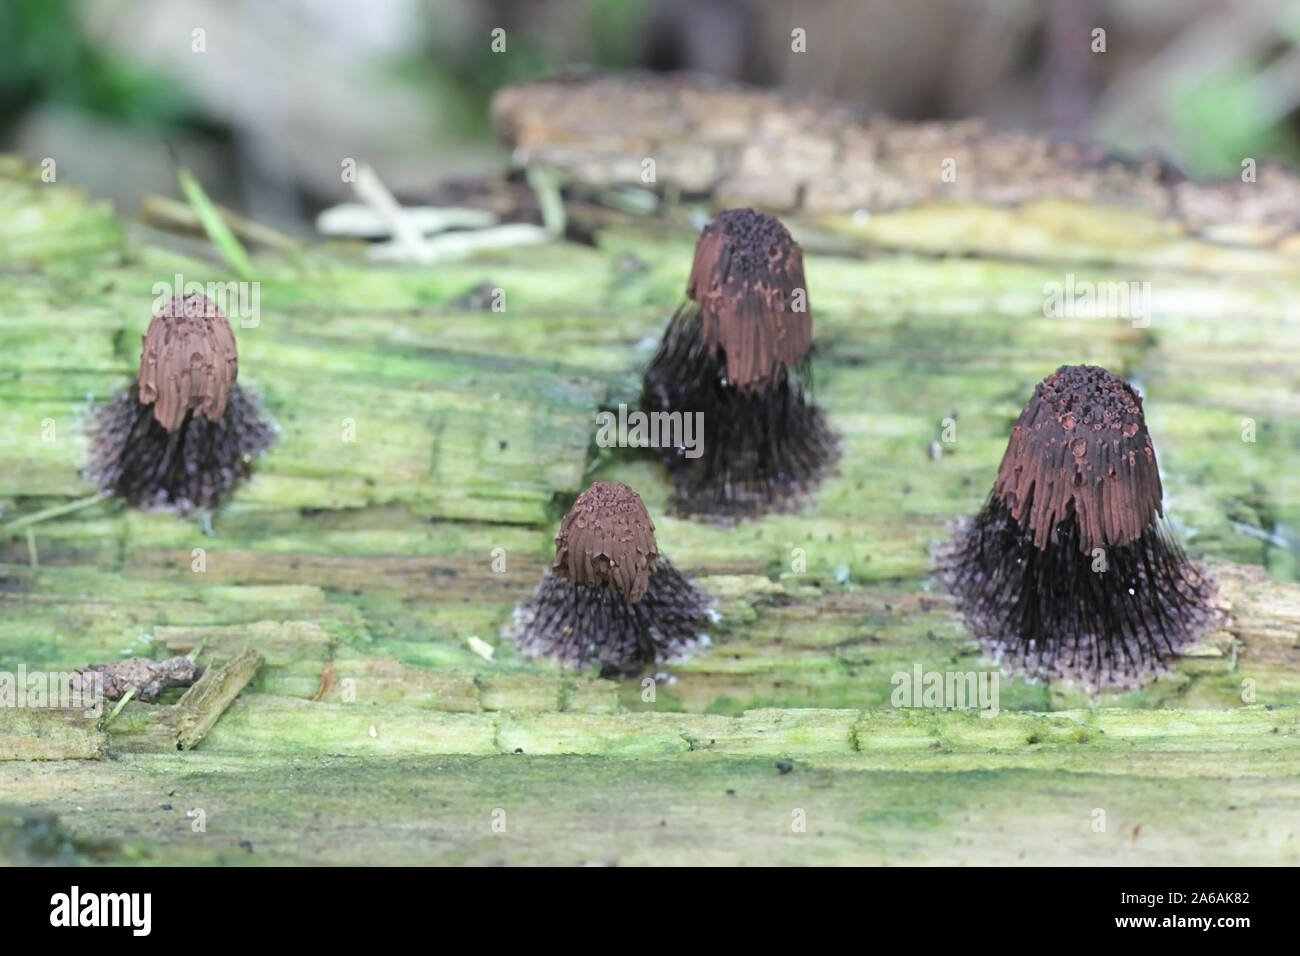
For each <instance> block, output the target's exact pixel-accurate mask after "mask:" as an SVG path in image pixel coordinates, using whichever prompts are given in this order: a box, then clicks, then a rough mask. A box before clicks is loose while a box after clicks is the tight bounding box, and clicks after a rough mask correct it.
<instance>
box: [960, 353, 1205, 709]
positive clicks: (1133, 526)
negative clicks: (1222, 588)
mask: <svg viewBox="0 0 1300 956" xmlns="http://www.w3.org/2000/svg"><path fill="white" fill-rule="evenodd" d="M1162 514H1163V511H1162V508H1161V487H1160V474H1159V470H1158V469H1157V467H1156V457H1155V451H1154V450H1153V449H1152V447H1151V437H1150V435H1148V433H1147V428H1146V423H1145V421H1144V420H1143V415H1142V400H1141V398H1140V397H1139V396H1138V394H1137V392H1135V391H1134V390H1133V389H1132V388H1131V387H1130V386H1129V385H1128V383H1127V382H1125V381H1124V380H1123V379H1121V378H1119V377H1117V376H1115V375H1112V374H1110V373H1109V372H1107V371H1106V370H1105V369H1102V368H1097V367H1095V366H1091V365H1063V366H1061V367H1060V368H1059V369H1057V370H1056V372H1055V373H1054V374H1053V375H1051V376H1049V377H1048V378H1047V379H1046V380H1044V381H1043V382H1042V383H1041V384H1039V386H1038V387H1037V389H1035V391H1034V396H1033V398H1031V399H1030V400H1029V404H1028V405H1026V406H1025V409H1024V411H1023V412H1022V413H1021V415H1020V418H1019V420H1018V421H1017V422H1016V425H1015V427H1014V428H1013V429H1012V432H1011V441H1010V443H1009V444H1008V445H1007V451H1006V454H1005V455H1004V456H1003V459H1002V465H1001V467H1000V468H999V470H998V477H997V482H996V483H995V484H994V487H993V493H992V494H991V495H990V496H989V500H988V502H987V504H986V505H985V506H984V509H983V510H982V511H981V512H980V513H979V514H978V515H976V516H975V517H974V518H972V519H970V520H969V521H967V522H965V523H964V524H963V525H962V526H961V527H960V528H959V530H958V532H957V534H956V536H955V537H954V539H953V541H952V542H951V544H950V545H949V547H948V548H947V549H946V550H945V551H944V552H943V554H942V556H941V560H940V563H941V565H942V567H943V571H944V577H945V580H946V583H947V586H948V588H949V590H950V591H951V593H952V594H953V595H954V596H955V597H956V600H957V607H958V610H959V612H960V613H961V615H962V617H963V618H964V619H965V621H966V624H967V626H968V627H969V628H970V630H971V632H972V633H973V634H975V636H976V637H977V638H978V639H979V640H980V642H981V643H982V644H983V645H984V647H985V649H986V650H987V651H988V652H990V653H992V654H994V655H995V656H998V657H999V658H1000V659H1001V660H1002V662H1003V664H1004V666H1005V667H1006V668H1007V669H1008V670H1009V671H1011V672H1013V673H1014V672H1021V673H1024V674H1027V675H1030V676H1034V677H1042V678H1053V677H1063V678H1069V679H1073V680H1075V681H1078V682H1079V683H1081V684H1083V685H1085V686H1087V687H1089V688H1092V689H1100V688H1104V687H1135V686H1141V685H1142V684H1143V683H1145V681H1146V680H1147V679H1148V678H1150V677H1152V676H1155V675H1158V674H1160V673H1162V672H1163V671H1166V670H1167V669H1168V667H1169V663H1170V662H1171V661H1172V660H1173V659H1174V658H1175V657H1177V656H1178V655H1179V654H1180V653H1181V652H1182V651H1183V650H1185V649H1186V648H1187V647H1188V646H1189V645H1190V644H1192V643H1194V642H1195V641H1196V640H1197V639H1198V638H1199V637H1200V636H1201V635H1202V634H1203V633H1204V632H1205V630H1206V629H1207V627H1208V626H1209V624H1210V623H1211V622H1212V620H1213V618H1214V616H1215V610H1214V598H1215V588H1214V586H1213V584H1212V582H1210V581H1209V580H1208V579H1207V578H1206V577H1205V575H1204V573H1203V572H1202V571H1201V570H1200V569H1198V568H1197V567H1195V566H1194V565H1193V564H1192V563H1191V562H1189V561H1188V560H1187V559H1186V557H1184V555H1183V552H1182V550H1181V548H1180V547H1179V546H1178V544H1177V542H1176V541H1174V540H1173V538H1172V537H1171V536H1170V535H1168V534H1166V533H1165V532H1164V531H1163V530H1162V529H1161V527H1160V524H1159V522H1158V520H1157V518H1158V517H1159V516H1161V515H1162Z"/></svg>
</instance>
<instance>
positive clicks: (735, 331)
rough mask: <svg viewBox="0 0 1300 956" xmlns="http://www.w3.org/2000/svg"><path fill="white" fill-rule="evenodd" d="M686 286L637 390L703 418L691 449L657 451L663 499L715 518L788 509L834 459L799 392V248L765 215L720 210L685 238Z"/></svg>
mask: <svg viewBox="0 0 1300 956" xmlns="http://www.w3.org/2000/svg"><path fill="white" fill-rule="evenodd" d="M686 294H687V297H688V299H687V301H686V302H685V303H684V304H683V305H682V306H681V307H680V308H678V310H677V312H676V314H675V315H674V316H673V319H672V322H671V323H670V324H669V326H668V330H667V331H666V332H665V333H664V338H663V341H662V343H661V344H660V347H659V351H658V353H657V354H656V355H655V357H654V360H653V361H652V362H651V364H650V368H649V369H648V370H647V371H646V374H645V381H644V383H643V387H642V393H641V406H642V409H643V410H644V411H646V412H649V413H652V414H653V413H656V412H667V413H674V412H676V413H681V414H684V415H691V414H695V413H702V414H703V442H702V449H701V454H700V455H699V456H698V457H694V458H692V457H688V456H687V455H686V454H685V453H684V452H685V450H684V449H683V448H659V449H658V452H659V455H660V457H661V458H662V459H663V460H664V462H665V463H666V464H667V465H668V467H669V468H670V469H671V470H672V474H673V483H674V501H673V503H674V506H675V507H676V508H677V509H678V510H679V511H680V512H682V513H685V514H693V515H701V516H705V517H713V518H722V519H730V518H739V517H750V516H755V515H759V514H762V513H764V512H769V511H783V510H789V509H791V508H793V507H797V506H798V505H799V504H801V503H802V502H803V501H804V500H806V498H807V496H808V494H809V493H810V492H811V491H812V489H813V488H815V487H816V485H817V484H818V483H819V482H820V481H821V480H822V478H823V477H824V476H825V475H826V474H827V473H828V472H829V471H830V469H831V468H832V467H833V465H834V464H835V462H836V460H837V459H838V458H839V443H838V441H837V439H836V438H835V436H834V434H833V433H832V432H831V430H830V428H829V426H828V425H827V423H826V417H825V415H824V414H823V412H822V410H821V409H820V408H818V407H817V406H816V405H814V404H813V403H812V401H811V399H810V398H809V393H810V392H811V387H812V383H811V374H810V367H809V363H808V352H809V349H810V348H811V346H812V313H811V312H810V311H809V308H808V301H807V287H806V285H805V283H804V273H803V252H802V250H800V248H799V244H798V243H797V242H795V241H794V239H793V238H792V237H791V236H790V233H789V232H787V231H786V229H785V227H784V226H782V225H781V223H780V222H779V221H778V220H777V219H776V218H774V217H772V216H769V215H766V214H764V213H760V212H756V211H754V210H753V209H729V210H726V211H724V212H720V213H718V215H717V216H716V217H715V218H714V220H713V222H712V223H710V224H709V226H708V227H707V228H705V230H704V232H703V233H702V234H701V235H700V238H699V241H698V242H697V243H696V246H695V261H694V264H693V266H692V268H691V275H690V280H689V281H688V283H687V287H686Z"/></svg>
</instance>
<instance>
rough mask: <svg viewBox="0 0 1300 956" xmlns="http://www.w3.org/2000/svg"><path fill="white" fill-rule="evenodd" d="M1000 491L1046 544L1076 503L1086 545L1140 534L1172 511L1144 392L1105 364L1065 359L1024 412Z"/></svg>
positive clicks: (1002, 472) (1018, 518) (999, 483)
mask: <svg viewBox="0 0 1300 956" xmlns="http://www.w3.org/2000/svg"><path fill="white" fill-rule="evenodd" d="M993 493H994V494H995V495H996V496H997V497H999V498H1001V499H1002V501H1004V502H1005V503H1006V504H1007V506H1008V507H1010V508H1011V513H1012V516H1013V517H1014V518H1015V519H1016V521H1017V522H1019V524H1020V526H1021V527H1022V528H1023V527H1028V529H1029V530H1031V531H1032V532H1033V534H1034V546H1035V547H1037V548H1038V549H1039V550H1042V549H1044V548H1046V547H1047V545H1048V543H1049V541H1050V540H1051V538H1052V533H1053V531H1054V529H1055V528H1056V525H1057V522H1059V521H1062V520H1064V519H1066V518H1068V517H1070V514H1071V511H1073V514H1074V516H1075V519H1076V520H1077V522H1078V525H1079V542H1080V546H1081V548H1082V550H1083V551H1085V552H1091V551H1092V550H1093V549H1094V548H1096V547H1101V546H1105V545H1121V544H1127V543H1128V542H1130V541H1133V540H1134V539H1136V538H1138V537H1139V536H1141V534H1142V532H1143V531H1144V530H1145V529H1146V528H1148V527H1150V526H1151V524H1152V523H1153V522H1154V521H1155V517H1156V515H1157V514H1163V513H1164V512H1163V511H1162V510H1161V503H1160V499H1161V494H1162V492H1161V488H1160V471H1159V469H1158V468H1157V467H1156V455H1155V451H1154V449H1153V448H1152V447H1151V436H1150V435H1148V434H1147V427H1146V423H1145V422H1144V421H1143V418H1142V399H1141V398H1140V397H1139V396H1138V394H1137V392H1135V391H1134V390H1133V389H1132V387H1131V386H1129V384H1128V383H1127V382H1125V381H1124V380H1123V379H1122V378H1119V377H1118V376H1116V375H1112V374H1110V372H1107V371H1106V370H1105V369H1103V368H1097V367H1096V366H1094V365H1062V366H1061V367H1060V368H1058V369H1057V370H1056V372H1054V373H1053V374H1052V375H1050V376H1049V377H1048V378H1046V379H1044V380H1043V381H1042V382H1041V383H1040V384H1039V385H1038V387H1037V388H1036V389H1034V396H1033V398H1031V399H1030V400H1029V404H1028V405H1026V406H1025V410H1024V411H1023V412H1021V413H1020V418H1019V420H1018V421H1017V422H1016V425H1015V427H1014V428H1013V429H1012V430H1011V441H1010V442H1009V443H1008V445H1007V451H1006V454H1005V455H1004V456H1003V458H1002V465H1001V467H1000V468H999V469H998V480H997V483H996V484H995V485H994V486H993Z"/></svg>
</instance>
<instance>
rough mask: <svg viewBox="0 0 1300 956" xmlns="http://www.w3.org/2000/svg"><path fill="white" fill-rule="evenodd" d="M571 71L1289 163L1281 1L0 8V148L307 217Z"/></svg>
mask: <svg viewBox="0 0 1300 956" xmlns="http://www.w3.org/2000/svg"><path fill="white" fill-rule="evenodd" d="M495 28H501V29H504V30H505V31H506V33H505V37H506V51H505V52H504V53H497V52H493V50H492V49H491V42H492V31H493V30H494V29H495ZM795 28H801V29H803V30H804V31H806V36H807V45H808V52H806V53H795V52H792V51H791V31H792V30H793V29H795ZM1096 28H1101V29H1104V30H1105V52H1104V53H1095V52H1093V50H1092V47H1093V45H1094V42H1095V41H1094V36H1093V30H1094V29H1096ZM573 63H588V64H594V65H597V66H604V67H641V68H648V69H656V70H669V69H690V70H698V71H703V72H708V73H712V74H716V75H720V76H725V77H729V78H734V79H741V80H745V81H748V82H753V83H758V84H763V85H772V86H781V87H786V88H789V89H794V90H811V89H816V90H820V91H825V92H829V93H833V94H835V95H836V96H838V97H841V98H843V99H846V100H850V101H853V102H856V103H858V104H861V105H863V106H866V107H869V108H872V109H876V110H880V111H883V112H885V113H888V114H891V115H895V116H898V117H905V118H945V117H949V118H957V117H964V116H971V115H981V116H986V117H989V118H990V119H992V120H994V121H995V122H996V123H999V124H1002V125H1008V126H1020V127H1031V128H1041V129H1054V130H1057V131H1059V132H1061V133H1064V134H1069V135H1083V136H1088V137H1093V138H1097V139H1100V140H1101V141H1103V142H1105V143H1106V144H1107V145H1109V146H1111V147H1113V148H1115V149H1117V150H1119V151H1121V152H1125V153H1149V152H1159V153H1162V154H1164V155H1166V156H1167V157H1169V158H1171V159H1172V160H1174V161H1175V162H1176V163H1177V164H1179V165H1180V166H1182V167H1183V168H1184V169H1186V170H1187V171H1189V172H1191V173H1194V174H1198V175H1218V174H1233V173H1235V172H1237V170H1238V169H1239V163H1240V160H1241V157H1242V156H1253V157H1255V158H1257V159H1263V158H1265V157H1273V158H1279V159H1283V160H1287V161H1290V162H1292V163H1297V162H1300V3H1298V2H1288V0H1239V2H1227V0H1042V2H1038V0H910V2H907V3H900V2H897V0H859V2H854V0H809V2H802V3H798V4H792V3H776V2H762V0H367V2H365V3H360V2H351V0H94V2H89V0H88V2H76V0H5V2H4V4H3V5H0V149H2V150H7V151H16V152H18V153H21V154H22V155H24V156H26V157H27V158H29V159H32V160H40V159H42V158H44V157H47V156H49V157H54V158H55V159H56V160H57V161H58V170H59V181H61V182H72V183H76V184H79V185H83V186H85V187H86V188H88V189H90V190H91V192H93V193H94V194H96V195H98V196H103V197H107V198H110V199H113V200H114V201H115V202H116V203H117V204H118V207H119V209H121V210H122V211H123V212H126V213H128V214H130V213H133V212H134V211H135V208H136V206H137V205H138V203H139V200H140V198H141V197H142V196H144V195H146V194H148V193H152V192H163V193H174V192H175V187H174V177H173V176H172V173H171V167H170V160H169V154H168V144H171V145H172V146H174V147H175V148H176V150H177V151H178V153H179V154H180V156H181V158H182V159H183V161H184V162H186V163H187V164H188V165H190V166H191V167H192V168H193V169H194V171H195V172H196V173H197V174H198V176H199V177H200V179H201V181H203V182H204V184H205V185H206V186H207V187H208V188H209V190H210V192H211V193H212V194H213V196H214V198H216V199H217V200H218V201H220V202H222V203H225V204H227V205H229V206H231V207H233V208H235V209H239V210H243V211H246V212H249V213H251V214H252V215H254V216H256V217H257V218H259V219H262V220H264V221H266V222H268V223H271V224H274V225H277V226H280V227H281V228H287V229H291V230H294V231H299V232H303V231H307V230H309V228H310V225H309V224H310V222H311V216H312V215H313V214H314V212H315V211H317V210H318V209H320V208H321V207H322V206H324V205H328V204H331V203H333V202H337V201H340V200H343V199H346V198H349V194H350V190H349V187H348V186H347V185H346V184H345V183H343V182H342V181H341V178H340V175H339V170H340V163H341V162H342V161H343V159H344V158H349V157H350V158H354V159H358V160H364V161H367V162H369V163H371V164H372V165H374V166H375V167H376V169H378V170H379V171H380V173H381V175H382V176H383V177H384V179H385V181H386V182H387V183H388V184H389V185H390V187H391V188H392V189H393V190H394V191H395V192H397V193H399V194H415V195H418V194H419V193H421V192H422V191H425V190H427V189H428V188H429V187H430V185H431V184H432V183H434V182H436V181H438V180H439V179H442V178H446V177H451V176H464V175H481V174H484V173H486V172H491V171H493V170H495V169H498V168H502V167H504V165H505V164H506V162H507V160H508V157H507V156H506V155H505V153H504V151H503V150H502V148H501V147H500V146H499V144H498V143H497V141H496V138H495V135H494V133H493V131H492V130H491V128H490V126H489V125H488V122H487V116H486V106H487V102H488V98H489V97H490V95H491V93H492V91H493V90H494V89H495V88H496V87H497V86H499V85H500V84H502V83H505V82H510V81H513V80H519V79H526V78H529V77H534V76H539V75H544V74H546V73H548V72H551V71H553V70H555V69H558V68H560V67H562V66H565V65H568V64H573Z"/></svg>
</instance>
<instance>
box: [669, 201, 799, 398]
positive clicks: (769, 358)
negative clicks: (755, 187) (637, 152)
mask: <svg viewBox="0 0 1300 956" xmlns="http://www.w3.org/2000/svg"><path fill="white" fill-rule="evenodd" d="M796 289H799V290H801V291H802V294H803V295H804V303H803V309H802V310H801V311H798V312H795V311H791V301H790V300H791V298H792V296H793V294H794V291H795V290H796ZM686 294H687V295H688V296H689V297H690V298H692V299H694V300H695V301H696V302H698V303H699V304H700V308H701V312H702V318H703V325H704V328H703V337H704V344H705V346H707V347H708V348H710V349H712V350H713V351H714V352H715V353H716V352H717V350H718V348H719V347H721V348H722V349H723V351H725V352H726V355H727V380H728V381H729V382H731V384H733V385H735V386H736V387H737V388H739V389H741V390H742V391H755V390H757V389H759V388H762V387H763V386H765V385H768V384H770V383H771V382H772V381H773V380H774V379H775V378H776V376H777V374H778V373H779V371H780V369H781V368H782V367H789V366H791V365H794V364H795V363H796V362H798V361H799V360H800V359H801V358H803V357H804V356H805V355H807V354H808V349H809V348H810V347H811V346H812V313H811V312H809V311H808V307H807V292H806V286H805V285H804V277H803V250H801V249H800V248H799V244H798V243H797V242H795V241H794V239H793V238H791V236H790V233H789V232H788V231H787V230H786V228H785V226H783V225H781V222H780V220H778V219H777V218H776V217H774V216H769V215H766V214H765V213H761V212H756V211H754V210H753V209H727V210H724V211H723V212H720V213H718V214H717V216H715V217H714V219H713V221H712V222H711V223H709V225H708V226H706V227H705V229H704V231H703V232H702V233H701V234H700V238H699V241H698V242H697V243H696V244H695V262H694V264H693V265H692V267H691V277H690V280H689V281H688V282H687V284H686Z"/></svg>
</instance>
